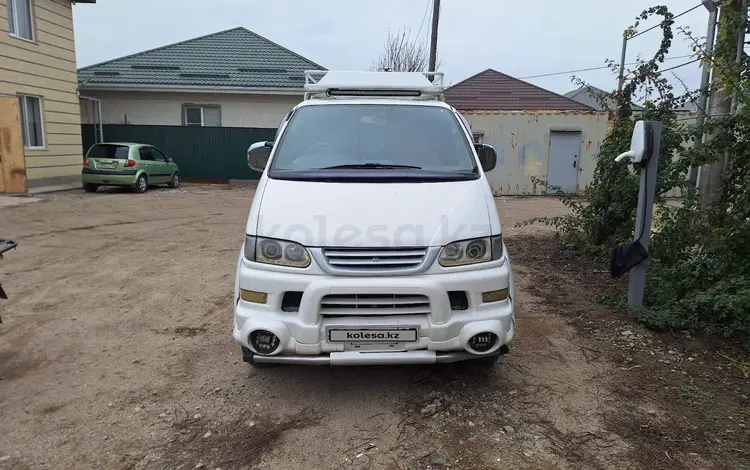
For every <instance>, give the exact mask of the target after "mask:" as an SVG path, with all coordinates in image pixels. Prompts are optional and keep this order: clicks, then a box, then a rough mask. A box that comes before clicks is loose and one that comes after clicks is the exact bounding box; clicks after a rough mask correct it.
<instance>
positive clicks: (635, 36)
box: [628, 3, 703, 39]
mask: <svg viewBox="0 0 750 470" xmlns="http://www.w3.org/2000/svg"><path fill="white" fill-rule="evenodd" d="M702 6H703V4H702V3H699V4H698V5H696V6H694V7H693V8H691V9H689V10H685V11H683V12H682V13H680V14H679V15H677V16H675V17H673V18H672V19H674V20H676V19H677V18H679V17H681V16H683V15H687V14H688V13H690V12H691V11H693V10H695V9H696V8H700V7H702ZM659 26H661V23H659V24H656V25H654V26H652V27H650V28H648V29H647V30H644V31H641V32H640V33H638V34H634V35H633V36H631V37H630V38H628V39H634V38H637V37H638V36H640V35H641V34H646V33H648V32H649V31H651V30H653V29H656V28H658V27H659Z"/></svg>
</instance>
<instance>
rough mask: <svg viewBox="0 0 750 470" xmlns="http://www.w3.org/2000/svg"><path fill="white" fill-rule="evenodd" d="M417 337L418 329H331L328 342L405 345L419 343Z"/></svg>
mask: <svg viewBox="0 0 750 470" xmlns="http://www.w3.org/2000/svg"><path fill="white" fill-rule="evenodd" d="M417 335H418V331H417V329H416V328H388V329H385V328H384V329H374V328H369V329H368V328H364V329H340V328H331V329H329V330H328V341H332V342H347V343H351V342H354V343H356V342H364V343H381V342H382V343H403V342H414V341H417Z"/></svg>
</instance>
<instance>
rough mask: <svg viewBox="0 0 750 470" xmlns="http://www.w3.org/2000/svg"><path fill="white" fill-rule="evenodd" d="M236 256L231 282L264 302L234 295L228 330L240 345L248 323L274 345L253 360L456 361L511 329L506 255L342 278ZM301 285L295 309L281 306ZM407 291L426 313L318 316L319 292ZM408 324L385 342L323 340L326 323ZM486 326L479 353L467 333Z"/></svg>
mask: <svg viewBox="0 0 750 470" xmlns="http://www.w3.org/2000/svg"><path fill="white" fill-rule="evenodd" d="M256 266H257V265H255V264H254V263H249V262H247V261H246V260H244V259H242V257H240V259H239V264H238V273H237V283H236V284H237V285H236V289H238V288H242V289H246V290H252V291H257V292H264V293H267V294H268V297H267V303H266V304H256V303H250V302H245V301H243V300H240V299H237V298H236V299H235V301H236V304H235V309H234V332H233V337H234V339H235V340H237V341H238V342H239V343H241V344H242V345H243V346H244V347H246V348H249V349H251V350H252V346H251V345H250V344H249V343H248V339H249V336H250V334H251V333H252V332H253V331H256V330H266V331H270V332H272V333H274V334H275V335H276V336H277V337H278V338H279V340H280V345H279V348H278V349H277V350H276V351H275V352H274V353H273V354H272V355H267V356H261V355H258V354H256V355H254V357H253V360H254V361H255V362H259V363H286V364H327V365H360V364H361V365H370V364H431V363H441V362H458V361H463V360H469V359H477V358H480V357H486V356H493V355H498V354H501V353H503V352H505V351H506V350H507V347H504V346H505V345H506V344H507V343H508V342H510V341H511V340H512V339H513V336H514V334H515V314H514V302H515V288H514V283H513V276H512V272H511V267H510V261H509V259H507V257H506V258H505V259H504V262H501V263H497V262H495V263H493V266H490V267H486V268H484V269H472V270H463V271H458V272H447V273H440V274H422V275H413V276H390V277H354V278H352V277H342V276H328V275H310V274H297V273H293V272H288V271H276V270H265V269H257V268H256ZM504 288H509V290H510V295H509V297H508V299H506V300H504V301H500V302H492V303H483V302H482V293H483V292H490V291H495V290H499V289H504ZM287 291H299V292H303V295H302V300H301V303H300V307H299V312H283V311H282V310H281V299H282V297H283V294H284V292H287ZM449 291H464V292H466V293H467V298H468V301H469V307H468V309H466V310H452V309H451V304H450V301H449V297H448V292H449ZM341 294H408V295H421V296H425V297H427V298H428V299H429V305H430V307H429V312H430V313H428V314H416V315H415V314H410V315H349V316H328V315H322V314H321V313H320V312H321V302H322V300H323V298H324V297H325V296H327V295H341ZM404 327H407V328H415V329H416V330H417V331H418V335H417V336H418V337H417V340H416V341H410V342H403V343H397V344H391V345H386V346H383V345H362V344H358V343H344V342H335V341H330V338H329V335H328V331H329V330H330V329H340V328H352V329H372V328H404ZM482 332H492V333H495V334H496V335H497V337H498V340H497V343H496V344H495V345H494V346H493V347H492V348H491V349H490V350H488V351H487V352H485V353H483V354H479V353H476V352H474V351H471V350H470V349H469V348H468V347H467V342H468V340H469V339H470V338H471V337H472V336H474V335H475V334H478V333H482Z"/></svg>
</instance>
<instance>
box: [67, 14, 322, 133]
mask: <svg viewBox="0 0 750 470" xmlns="http://www.w3.org/2000/svg"><path fill="white" fill-rule="evenodd" d="M310 69H323V67H322V66H320V65H319V64H316V63H315V62H313V61H311V60H309V59H307V58H305V57H302V56H301V55H299V54H297V53H295V52H293V51H291V50H289V49H287V48H285V47H283V46H281V45H279V44H276V43H275V42H273V41H271V40H269V39H266V38H264V37H263V36H260V35H258V34H256V33H254V32H252V31H249V30H247V29H245V28H241V27H240V28H234V29H230V30H227V31H221V32H218V33H214V34H210V35H208V36H202V37H198V38H195V39H190V40H188V41H183V42H179V43H176V44H171V45H168V46H163V47H159V48H156V49H152V50H148V51H145V52H140V53H137V54H133V55H129V56H126V57H121V58H119V59H114V60H110V61H107V62H102V63H100V64H96V65H91V66H88V67H83V68H81V69H79V70H78V88H79V94H80V96H81V116H82V123H83V124H134V125H150V126H204V127H253V128H276V127H277V126H278V124H279V122H280V121H281V119H282V118H283V117H284V115H285V114H286V113H287V112H288V111H289V110H290V109H291V108H292V107H294V106H295V105H296V104H297V103H299V102H300V101H302V98H303V96H304V90H303V87H304V83H305V76H304V71H305V70H310ZM100 129H101V127H100Z"/></svg>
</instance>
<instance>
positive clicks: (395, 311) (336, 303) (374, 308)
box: [320, 294, 430, 316]
mask: <svg viewBox="0 0 750 470" xmlns="http://www.w3.org/2000/svg"><path fill="white" fill-rule="evenodd" d="M429 313H430V299H429V298H428V297H427V296H426V295H419V294H329V295H326V296H324V297H323V300H321V302H320V314H321V315H326V316H347V315H426V314H429Z"/></svg>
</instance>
